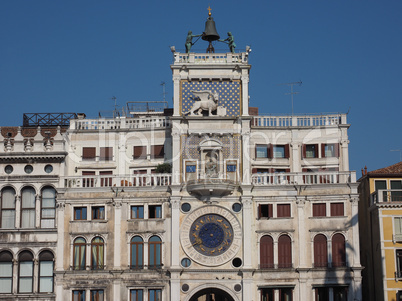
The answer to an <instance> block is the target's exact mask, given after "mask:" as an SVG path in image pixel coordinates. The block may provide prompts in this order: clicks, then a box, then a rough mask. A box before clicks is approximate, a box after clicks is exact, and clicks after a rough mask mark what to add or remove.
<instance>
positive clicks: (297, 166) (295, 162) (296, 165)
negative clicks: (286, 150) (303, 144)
mask: <svg viewBox="0 0 402 301" xmlns="http://www.w3.org/2000/svg"><path fill="white" fill-rule="evenodd" d="M290 147H291V148H292V157H291V158H292V165H291V166H292V169H291V172H301V171H302V170H301V157H300V144H299V143H296V142H293V143H291V144H290Z"/></svg>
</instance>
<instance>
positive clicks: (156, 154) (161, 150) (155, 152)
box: [151, 145, 165, 159]
mask: <svg viewBox="0 0 402 301" xmlns="http://www.w3.org/2000/svg"><path fill="white" fill-rule="evenodd" d="M164 157H165V147H164V146H163V145H152V147H151V159H163V158H164Z"/></svg>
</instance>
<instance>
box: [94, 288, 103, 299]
mask: <svg viewBox="0 0 402 301" xmlns="http://www.w3.org/2000/svg"><path fill="white" fill-rule="evenodd" d="M103 298H104V297H103V290H91V301H103V300H104V299H103Z"/></svg>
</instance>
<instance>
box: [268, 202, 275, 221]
mask: <svg viewBox="0 0 402 301" xmlns="http://www.w3.org/2000/svg"><path fill="white" fill-rule="evenodd" d="M273 213H274V206H273V205H272V204H268V217H269V218H272V217H273V216H274V215H273Z"/></svg>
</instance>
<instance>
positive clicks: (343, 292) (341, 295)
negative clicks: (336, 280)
mask: <svg viewBox="0 0 402 301" xmlns="http://www.w3.org/2000/svg"><path fill="white" fill-rule="evenodd" d="M333 290H334V298H333V300H339V301H347V300H348V287H347V286H338V287H334V288H333Z"/></svg>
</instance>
